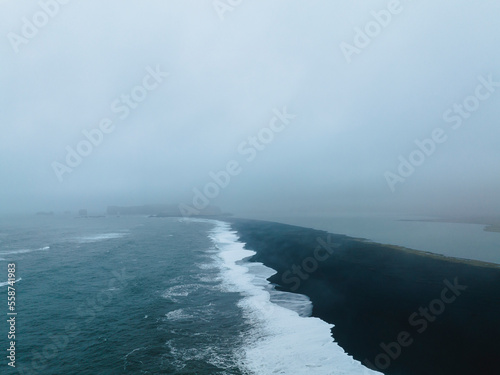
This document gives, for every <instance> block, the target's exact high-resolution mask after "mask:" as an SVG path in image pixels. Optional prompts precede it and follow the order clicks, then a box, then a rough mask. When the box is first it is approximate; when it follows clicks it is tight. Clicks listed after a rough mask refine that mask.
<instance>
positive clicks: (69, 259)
mask: <svg viewBox="0 0 500 375" xmlns="http://www.w3.org/2000/svg"><path fill="white" fill-rule="evenodd" d="M238 239H239V237H238V233H236V232H234V231H232V230H231V226H230V224H228V223H225V222H222V221H217V220H202V219H184V218H148V217H139V216H130V217H126V216H125V217H124V216H122V217H101V218H74V217H72V216H71V215H65V216H62V215H61V216H57V215H56V216H34V217H25V216H12V217H3V218H1V219H0V299H1V300H2V301H4V302H2V303H0V306H3V308H2V310H3V311H0V313H2V314H4V317H5V321H4V323H3V328H2V329H1V330H0V332H3V333H2V334H1V336H0V345H1V347H2V349H4V353H9V348H11V349H12V345H11V341H14V347H15V356H14V360H12V358H10V359H9V358H5V356H4V358H3V359H2V362H3V363H0V368H1V370H0V372H1V373H2V374H17V373H19V374H110V375H111V374H221V375H222V374H263V375H265V374H319V375H322V374H325V375H326V374H331V375H336V374H357V375H359V374H375V373H376V372H374V371H371V370H368V369H366V368H365V367H364V366H362V365H361V363H360V362H359V361H357V360H354V359H353V358H352V357H351V356H350V355H348V354H347V353H346V352H345V351H344V350H343V349H342V348H341V347H340V346H339V345H338V344H337V343H336V342H335V341H334V339H333V338H332V335H331V329H332V327H333V325H332V324H329V323H326V322H325V321H323V320H320V319H319V318H315V317H311V312H312V310H313V306H312V304H311V301H310V299H309V298H308V297H306V296H304V295H302V294H297V293H289V292H286V291H279V290H277V288H276V287H275V285H273V284H271V283H270V282H269V281H267V279H268V278H269V277H270V276H271V275H273V274H274V273H275V271H274V270H272V269H271V268H268V267H266V266H264V265H263V264H262V263H258V262H249V261H248V259H249V257H251V256H252V255H253V254H254V252H253V251H251V250H248V249H244V244H243V243H241V242H239V241H238ZM12 264H15V279H16V282H15V283H14V289H15V310H14V311H15V313H16V314H17V315H15V331H14V333H15V339H13V340H11V339H8V337H7V333H8V331H9V323H8V322H7V321H6V320H7V318H9V317H12V315H7V314H8V313H9V310H8V305H7V299H8V296H10V295H11V294H9V295H8V290H10V289H8V288H9V286H10V285H8V265H12ZM10 312H11V313H12V310H10ZM11 333H12V332H11ZM11 354H12V353H11ZM9 363H10V364H11V365H9ZM12 365H15V367H13V366H12Z"/></svg>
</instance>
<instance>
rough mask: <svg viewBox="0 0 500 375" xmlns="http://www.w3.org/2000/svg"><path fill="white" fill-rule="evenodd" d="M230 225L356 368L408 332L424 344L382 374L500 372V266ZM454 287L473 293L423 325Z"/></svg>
mask: <svg viewBox="0 0 500 375" xmlns="http://www.w3.org/2000/svg"><path fill="white" fill-rule="evenodd" d="M227 222H229V223H230V225H231V228H232V229H233V230H236V231H237V233H238V236H239V238H240V241H241V242H244V243H245V248H246V249H250V250H253V251H255V252H256V254H255V255H254V256H253V257H251V258H250V261H253V262H262V263H263V264H264V265H266V266H267V267H270V268H272V269H274V270H275V271H276V274H275V275H273V276H271V277H270V278H269V279H268V280H269V281H270V282H271V283H272V284H274V285H275V287H276V289H278V290H283V291H288V292H292V293H300V294H304V295H306V296H308V297H309V298H310V299H311V301H312V303H313V313H312V316H314V317H318V318H320V319H322V320H324V321H326V322H327V323H331V324H334V328H332V336H333V338H334V340H335V341H336V342H337V343H339V345H341V347H342V348H343V349H344V350H345V351H346V352H347V353H348V354H349V355H352V356H353V357H354V359H356V360H359V361H361V362H363V363H364V364H365V365H366V364H367V363H372V364H373V363H376V362H374V361H375V359H376V358H378V357H377V356H380V355H381V353H382V354H383V353H384V352H383V350H382V346H381V345H382V344H386V345H389V343H391V342H395V341H397V338H398V335H399V334H400V333H401V332H407V333H408V334H409V335H410V336H411V338H412V340H413V341H412V342H415V344H412V345H411V346H409V347H408V348H404V350H403V351H402V353H401V355H399V356H397V358H395V359H393V360H391V361H390V362H391V363H390V366H389V367H388V368H387V369H381V368H378V367H377V368H375V370H377V371H382V372H384V373H385V374H394V375H395V374H399V373H405V374H408V375H420V374H427V373H440V374H443V375H448V374H450V375H451V374H456V373H481V374H496V373H497V372H498V368H497V365H496V363H493V362H494V361H493V358H495V355H496V354H495V353H496V350H495V348H496V347H497V342H498V337H500V322H499V319H498V316H500V267H499V265H497V264H491V263H486V262H481V261H474V260H467V259H459V258H451V257H446V256H441V255H437V254H433V253H427V252H422V251H417V250H412V249H407V248H403V247H400V246H393V245H383V244H378V243H374V242H370V241H367V240H364V239H361V238H352V237H348V236H344V235H336V234H331V233H328V232H326V231H321V230H315V229H309V228H304V227H298V226H292V225H287V224H280V223H274V222H267V221H257V220H247V219H237V218H232V219H231V220H227ZM318 239H321V240H322V241H323V242H324V243H326V242H327V243H331V244H332V247H333V245H335V249H333V251H332V252H331V254H330V256H329V257H326V253H325V252H324V251H323V252H321V250H320V251H319V252H318ZM320 242H321V241H320ZM327 246H328V245H327ZM315 251H316V252H315ZM315 254H317V255H318V258H317V259H316V261H314V255H315ZM319 255H321V256H319ZM320 258H321V261H319V260H318V259H320ZM314 262H315V263H316V264H315V263H314ZM299 269H300V270H301V271H302V273H299V271H298V270H299ZM305 271H311V272H305ZM292 281H293V282H292ZM446 283H456V285H464V286H465V288H466V290H465V291H463V292H462V294H461V295H460V296H459V297H458V296H457V298H456V301H455V302H453V304H450V305H447V306H446V309H445V311H444V312H442V314H436V315H435V316H432V317H430V318H431V319H429V320H428V321H426V322H425V321H423V320H422V319H423V317H422V316H421V315H420V313H419V311H420V310H419V308H423V307H425V306H431V307H432V306H434V305H432V303H437V302H435V301H437V300H436V298H439V296H440V295H442V293H443V290H444V289H443V288H445V287H446V285H448V284H446ZM450 285H451V284H450ZM438 302H439V301H438ZM436 306H437V305H436ZM430 311H433V310H430ZM413 314H418V319H416V318H415V319H416V320H415V321H419V320H422V322H421V324H422V325H423V324H424V322H425V324H426V329H425V333H424V334H421V333H420V332H418V330H417V329H416V328H417V326H416V324H415V321H413V323H414V324H412V322H411V321H410V319H409V318H410V317H412V316H413ZM432 318H433V319H434V320H432ZM431 320H432V322H431ZM437 354H439V356H438V357H436V355H437ZM422 358H432V361H422V360H421V359H422ZM478 363H479V364H481V365H480V367H478ZM379 364H380V363H379ZM367 366H368V367H370V365H367Z"/></svg>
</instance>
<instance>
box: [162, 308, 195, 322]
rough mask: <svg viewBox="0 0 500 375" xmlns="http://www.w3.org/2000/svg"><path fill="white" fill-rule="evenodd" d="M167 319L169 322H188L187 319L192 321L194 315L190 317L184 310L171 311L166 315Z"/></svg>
mask: <svg viewBox="0 0 500 375" xmlns="http://www.w3.org/2000/svg"><path fill="white" fill-rule="evenodd" d="M165 317H166V318H167V319H168V320H186V319H192V318H193V315H190V314H188V313H186V312H185V311H184V309H178V310H174V311H170V312H169V313H166V314H165Z"/></svg>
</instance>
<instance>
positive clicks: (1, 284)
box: [0, 277, 22, 287]
mask: <svg viewBox="0 0 500 375" xmlns="http://www.w3.org/2000/svg"><path fill="white" fill-rule="evenodd" d="M21 280H22V277H20V278H19V279H17V280H16V281H14V283H17V282H19V281H21ZM7 285H9V282H8V281H6V282H4V283H0V287H2V286H7Z"/></svg>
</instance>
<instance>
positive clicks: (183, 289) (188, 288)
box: [163, 284, 203, 302]
mask: <svg viewBox="0 0 500 375" xmlns="http://www.w3.org/2000/svg"><path fill="white" fill-rule="evenodd" d="M202 287H203V286H202V285H200V284H186V285H176V286H172V287H170V288H168V289H167V290H165V292H163V298H166V299H169V300H171V301H172V302H178V297H187V296H189V294H190V293H192V292H194V291H196V290H198V289H200V288H202Z"/></svg>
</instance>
